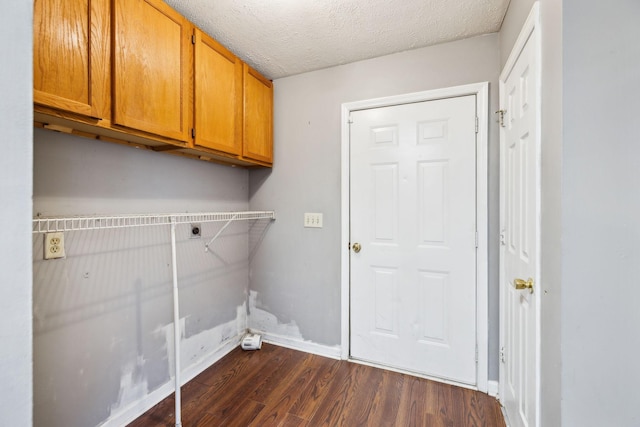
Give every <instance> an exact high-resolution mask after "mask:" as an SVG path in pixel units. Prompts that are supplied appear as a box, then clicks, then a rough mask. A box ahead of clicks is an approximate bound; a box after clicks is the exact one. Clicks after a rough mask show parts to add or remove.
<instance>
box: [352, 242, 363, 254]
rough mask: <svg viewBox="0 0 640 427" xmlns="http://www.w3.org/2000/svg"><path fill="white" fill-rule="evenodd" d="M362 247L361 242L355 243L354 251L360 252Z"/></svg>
mask: <svg viewBox="0 0 640 427" xmlns="http://www.w3.org/2000/svg"><path fill="white" fill-rule="evenodd" d="M360 249H362V246H361V245H360V243H354V244H353V252H355V253H358V252H360Z"/></svg>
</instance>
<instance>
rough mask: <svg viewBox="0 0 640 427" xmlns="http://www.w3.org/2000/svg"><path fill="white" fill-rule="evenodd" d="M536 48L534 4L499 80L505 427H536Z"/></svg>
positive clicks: (538, 160)
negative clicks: (525, 285)
mask: <svg viewBox="0 0 640 427" xmlns="http://www.w3.org/2000/svg"><path fill="white" fill-rule="evenodd" d="M539 40H540V35H539V25H538V3H535V4H534V7H533V9H532V11H531V13H530V15H529V17H528V19H527V21H526V23H525V25H524V27H523V30H522V32H521V33H520V36H519V38H518V40H517V41H516V44H515V46H514V48H513V51H512V52H511V55H510V56H509V60H508V61H507V64H506V65H505V68H504V70H503V72H502V74H501V76H500V105H501V111H503V112H502V115H503V126H502V127H501V131H500V153H501V155H500V176H501V178H500V200H501V203H500V229H501V250H500V346H501V347H500V348H501V363H500V400H501V401H502V404H503V405H504V407H505V412H506V414H507V418H508V420H509V423H510V425H511V426H512V427H537V426H539V425H540V409H539V402H540V399H539V395H540V381H539V363H540V326H539V325H540V316H539V313H540V292H539V289H540V263H539V260H540V253H539V251H540V188H541V186H540V158H541V156H540V66H539V64H540V41H539ZM516 279H521V280H523V281H525V282H527V281H528V280H529V279H532V281H533V292H531V290H530V289H526V288H525V289H516V287H515V281H516Z"/></svg>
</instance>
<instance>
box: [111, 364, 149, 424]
mask: <svg viewBox="0 0 640 427" xmlns="http://www.w3.org/2000/svg"><path fill="white" fill-rule="evenodd" d="M122 370H123V374H122V377H121V378H120V392H119V393H118V401H117V402H116V403H114V404H113V405H111V413H112V414H113V413H115V412H118V411H119V410H120V409H121V408H122V406H123V403H124V402H134V401H136V400H138V399H140V398H142V397H144V396H145V395H146V394H147V393H148V392H149V387H148V385H147V380H146V378H145V377H144V358H143V357H142V356H138V357H137V358H136V361H135V363H130V364H128V365H126V366H124V368H123V369H122Z"/></svg>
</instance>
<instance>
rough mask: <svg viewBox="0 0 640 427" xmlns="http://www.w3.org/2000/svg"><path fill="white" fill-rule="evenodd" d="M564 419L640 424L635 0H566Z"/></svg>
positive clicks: (639, 88) (638, 31)
mask: <svg viewBox="0 0 640 427" xmlns="http://www.w3.org/2000/svg"><path fill="white" fill-rule="evenodd" d="M563 5H564V10H563V37H564V39H563V45H564V54H563V61H564V72H563V99H564V107H563V117H564V142H563V153H562V156H563V165H562V168H563V186H562V202H563V206H562V207H563V217H562V218H563V227H564V230H563V234H562V262H563V265H562V402H563V403H562V425H564V426H584V427H589V426H594V427H595V426H603V425H610V426H618V427H626V426H629V427H630V426H638V425H640V413H639V412H638V409H637V408H638V407H640V394H639V393H638V392H637V386H638V383H639V382H640V364H638V353H640V333H639V327H640V310H639V309H638V301H640V286H638V278H639V277H640V186H639V184H640V143H639V141H638V135H640V120H639V119H638V117H639V116H640V97H639V95H640V80H639V79H638V77H639V76H640V44H638V40H640V26H639V25H638V17H640V3H639V2H638V1H636V0H621V1H617V2H615V7H612V4H605V3H603V2H599V1H594V0H587V1H584V0H582V1H579V0H565V1H564V2H563Z"/></svg>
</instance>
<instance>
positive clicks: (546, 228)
mask: <svg viewBox="0 0 640 427" xmlns="http://www.w3.org/2000/svg"><path fill="white" fill-rule="evenodd" d="M540 21H541V27H542V34H541V35H542V73H541V74H542V133H541V136H542V138H541V141H542V219H541V220H542V224H541V225H542V230H541V251H542V256H541V259H540V265H541V271H542V277H541V278H540V280H541V282H540V283H541V288H542V304H541V319H540V322H541V325H540V327H541V337H540V346H541V361H540V363H541V372H540V376H541V388H542V396H541V407H542V414H541V421H542V425H543V426H557V425H560V412H561V403H560V402H561V399H562V396H561V376H560V370H561V358H560V352H561V328H560V313H561V309H562V307H561V302H562V301H561V295H562V293H561V290H562V288H561V284H562V280H561V268H562V227H563V225H562V120H563V112H562V105H563V104H562V102H563V100H562V73H563V71H562V49H563V47H562V2H560V1H556V0H543V1H542V2H541V3H540ZM568 425H571V424H568Z"/></svg>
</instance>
